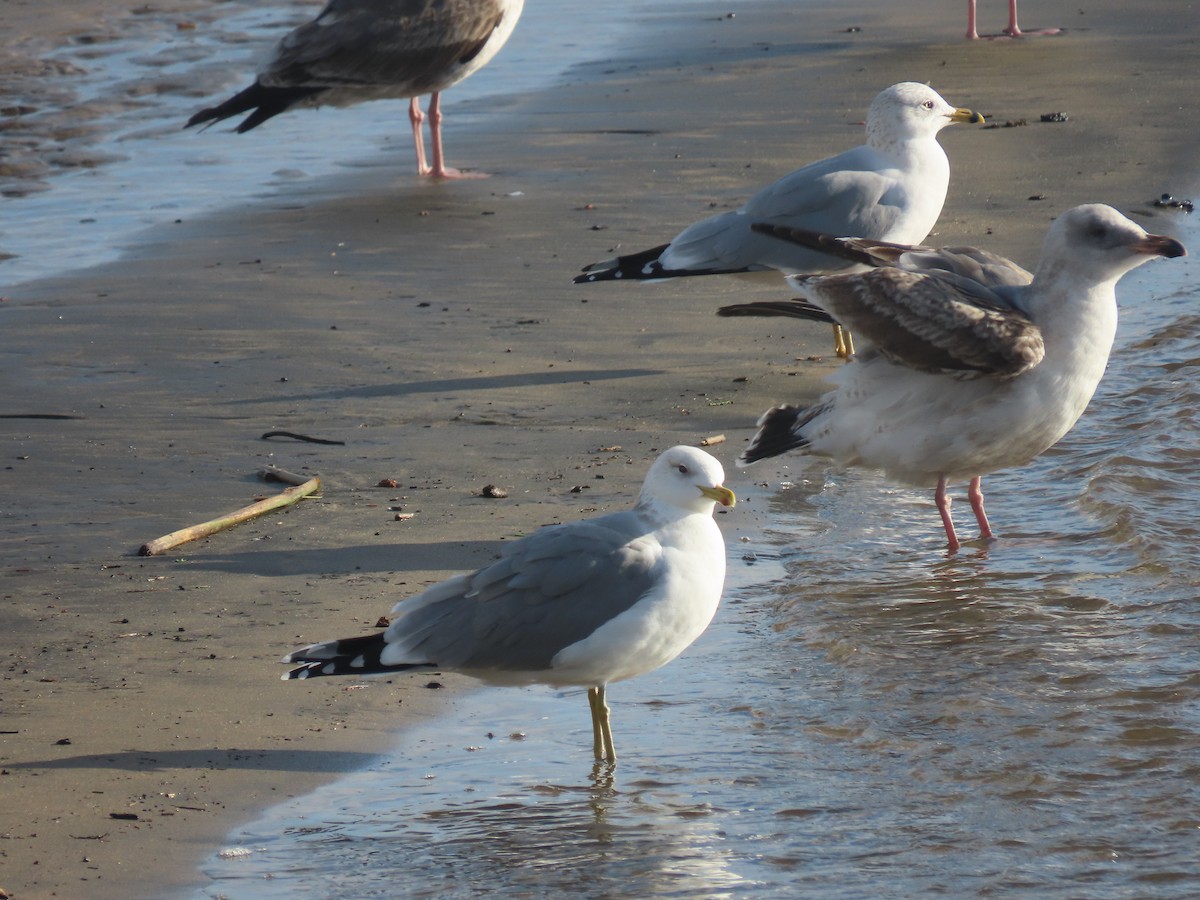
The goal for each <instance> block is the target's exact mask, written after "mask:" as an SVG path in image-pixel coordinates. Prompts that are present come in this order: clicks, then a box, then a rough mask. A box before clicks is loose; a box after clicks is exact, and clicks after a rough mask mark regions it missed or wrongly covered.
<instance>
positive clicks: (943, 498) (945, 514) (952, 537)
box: [933, 475, 962, 553]
mask: <svg viewBox="0 0 1200 900" xmlns="http://www.w3.org/2000/svg"><path fill="white" fill-rule="evenodd" d="M933 500H934V502H935V503H936V504H937V510H938V515H940V516H941V517H942V527H943V528H945V529H946V544H947V548H946V549H948V550H949V551H950V552H951V553H955V552H957V551H958V548H959V547H961V546H962V545H961V544H960V543H959V542H958V535H957V534H955V533H954V520H953V519H952V518H950V503H951V500H950V495H949V494H947V493H946V476H945V475H943V476H942V477H941V478H939V479H938V483H937V491H936V492H934V495H933Z"/></svg>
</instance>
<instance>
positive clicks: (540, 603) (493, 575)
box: [283, 446, 735, 762]
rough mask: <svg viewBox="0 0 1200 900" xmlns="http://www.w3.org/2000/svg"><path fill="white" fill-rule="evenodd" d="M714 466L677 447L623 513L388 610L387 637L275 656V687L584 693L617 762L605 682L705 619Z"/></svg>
mask: <svg viewBox="0 0 1200 900" xmlns="http://www.w3.org/2000/svg"><path fill="white" fill-rule="evenodd" d="M724 480H725V475H724V472H722V471H721V466H720V464H719V463H718V462H717V461H716V460H715V459H713V457H711V456H709V455H708V454H707V453H705V452H704V451H703V450H698V449H696V448H694V447H683V446H680V447H673V448H671V449H670V450H667V451H666V452H665V453H663V454H661V455H660V456H659V457H658V459H656V460H655V461H654V463H653V464H652V465H651V466H650V470H649V472H647V474H646V480H645V483H644V484H643V486H642V491H641V495H640V496H639V497H638V501H637V503H636V504H635V505H634V507H633V508H632V509H630V510H626V511H623V512H615V513H609V514H608V515H604V516H599V517H597V518H593V519H585V520H582V521H579V522H572V523H569V524H565V525H555V526H552V527H548V528H543V529H541V530H539V531H535V532H534V533H532V534H530V535H527V536H526V537H523V538H521V539H520V540H518V541H515V542H514V543H512V544H509V545H507V546H506V547H505V548H504V550H503V552H502V555H501V557H500V559H499V560H498V561H496V562H494V563H491V564H490V565H487V566H484V567H483V568H482V569H480V570H478V571H477V572H473V573H471V574H467V575H458V576H455V577H454V578H450V579H448V580H447V581H443V582H441V583H440V584H436V585H434V586H433V587H430V588H427V589H426V590H425V591H423V592H422V593H420V594H418V595H416V596H415V597H409V598H408V599H406V600H402V601H400V602H399V603H397V604H396V606H395V608H394V609H393V610H392V613H393V614H394V615H395V619H394V620H393V621H392V623H391V625H389V626H388V628H387V630H386V631H381V632H378V633H376V634H372V635H367V636H365V637H356V638H349V639H344V640H337V641H326V642H324V643H320V644H314V645H312V646H310V647H305V648H304V649H302V650H297V651H295V652H294V653H290V654H288V655H287V656H286V657H284V660H283V661H284V662H287V663H302V664H303V665H301V666H300V667H299V668H297V669H293V670H292V671H290V672H288V673H287V674H286V675H284V676H283V677H284V679H285V680H287V679H291V678H311V677H315V676H318V675H370V674H378V673H383V672H399V671H407V670H414V669H416V670H429V669H445V670H453V671H456V672H461V673H463V674H465V675H470V676H472V677H474V678H478V679H480V680H482V681H486V682H488V683H489V684H508V685H523V684H533V683H539V684H548V685H552V686H554V687H567V686H572V685H574V686H580V687H586V688H587V689H588V704H589V706H590V707H591V711H592V738H593V750H594V753H595V756H596V759H607V760H609V761H610V762H611V761H614V760H615V759H616V750H615V749H614V747H613V739H612V728H611V727H610V725H609V711H608V706H607V704H606V703H605V687H606V686H607V685H608V683H609V682H613V681H621V680H623V679H626V678H632V677H633V676H635V675H641V674H643V673H645V672H650V671H652V670H654V669H657V668H658V667H659V666H661V665H663V664H665V663H668V662H670V661H671V660H672V659H674V658H675V657H676V656H678V655H679V654H680V653H681V652H682V651H683V650H684V649H686V648H687V647H688V646H689V645H690V644H691V643H692V642H693V641H694V640H696V638H698V637H699V636H700V635H701V633H702V632H703V631H704V629H705V628H707V627H708V623H709V622H710V621H712V617H713V615H714V614H715V613H716V610H717V603H718V601H719V600H720V598H721V589H722V586H723V584H724V579H725V543H724V541H723V539H722V537H721V532H720V529H718V528H717V524H716V522H714V521H713V516H712V513H713V507H714V505H715V504H717V503H720V504H721V505H722V506H733V505H734V502H735V500H734V495H733V492H732V491H730V490H729V489H728V488H726V487H724V486H723V485H722V482H723V481H724Z"/></svg>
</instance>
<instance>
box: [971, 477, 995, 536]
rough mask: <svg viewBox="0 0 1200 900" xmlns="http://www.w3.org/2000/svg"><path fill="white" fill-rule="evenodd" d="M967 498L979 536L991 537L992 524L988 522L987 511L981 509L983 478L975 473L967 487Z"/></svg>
mask: <svg viewBox="0 0 1200 900" xmlns="http://www.w3.org/2000/svg"><path fill="white" fill-rule="evenodd" d="M967 499H968V500H969V501H971V509H972V511H973V512H974V513H975V521H976V522H978V523H979V536H980V537H981V538H983V539H984V540H988V539H989V538H991V537H992V526H991V525H990V524H989V523H988V517H987V513H985V512H984V511H983V478H982V477H981V476H979V475H976V476H975V477H974V478H972V479H971V486H970V487H969V488H967Z"/></svg>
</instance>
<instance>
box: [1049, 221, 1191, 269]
mask: <svg viewBox="0 0 1200 900" xmlns="http://www.w3.org/2000/svg"><path fill="white" fill-rule="evenodd" d="M1186 255H1187V250H1186V249H1184V246H1183V244H1181V243H1179V241H1177V240H1175V238H1171V237H1166V236H1165V235H1161V234H1150V233H1148V232H1147V231H1146V229H1144V228H1142V227H1141V226H1140V225H1138V224H1137V223H1136V222H1133V221H1131V220H1129V219H1127V218H1125V216H1123V215H1121V214H1120V213H1119V212H1117V211H1116V210H1115V209H1113V208H1112V207H1111V206H1105V205H1104V204H1103V203H1089V204H1086V205H1084V206H1076V207H1075V208H1074V209H1069V210H1067V211H1066V212H1065V213H1063V214H1062V215H1061V216H1059V217H1058V218H1057V219H1055V220H1054V224H1053V225H1051V226H1050V230H1049V231H1048V232H1046V240H1045V242H1044V243H1043V245H1042V261H1041V264H1040V265H1039V267H1038V273H1039V275H1042V274H1043V270H1045V274H1052V273H1054V272H1056V271H1069V272H1072V273H1078V277H1081V278H1084V277H1086V279H1087V280H1088V281H1091V282H1092V283H1095V284H1102V283H1104V282H1115V281H1116V280H1117V279H1118V278H1120V277H1121V276H1122V275H1124V274H1125V273H1126V272H1128V271H1129V270H1130V269H1136V268H1137V267H1138V266H1140V265H1141V264H1142V263H1144V262H1148V261H1149V260H1151V259H1154V258H1155V257H1158V256H1163V257H1167V258H1173V257H1176V256H1186ZM1043 277H1044V276H1043Z"/></svg>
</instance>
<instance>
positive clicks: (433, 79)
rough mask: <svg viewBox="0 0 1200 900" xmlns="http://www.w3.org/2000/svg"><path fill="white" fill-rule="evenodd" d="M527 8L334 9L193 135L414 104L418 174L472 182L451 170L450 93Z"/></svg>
mask: <svg viewBox="0 0 1200 900" xmlns="http://www.w3.org/2000/svg"><path fill="white" fill-rule="evenodd" d="M524 2H525V0H329V3H328V4H327V5H326V6H325V8H324V9H323V10H322V11H321V12H320V14H319V15H318V16H317V17H316V18H315V19H313V20H312V21H311V22H307V23H305V24H304V25H301V26H300V27H299V28H296V29H295V30H294V31H292V32H290V33H288V34H287V35H285V36H284V37H283V39H282V40H280V41H279V43H278V44H277V45H276V46H275V51H274V53H273V54H272V55H271V57H270V58H269V59H268V60H267V62H266V64H265V65H264V66H263V67H262V69H261V70H260V71H259V73H258V77H257V78H256V79H255V81H254V83H253V84H252V85H250V86H249V87H248V88H246V89H245V90H243V91H241V92H240V93H238V94H235V95H234V96H233V97H230V98H229V99H228V100H226V101H225V102H224V103H221V104H220V105H218V106H213V107H209V108H208V109H202V110H200V112H198V113H196V114H195V115H194V116H192V117H191V118H190V119H188V122H187V125H186V126H185V127H188V128H190V127H192V126H193V125H199V124H202V123H209V124H213V123H216V122H220V121H222V120H223V119H228V118H230V117H231V116H236V115H239V114H241V113H244V112H249V113H250V115H248V116H247V117H246V118H245V119H243V120H242V121H241V123H240V124H239V125H238V126H237V129H236V131H237V132H238V133H239V134H241V133H243V132H246V131H249V130H250V129H252V128H255V127H257V126H259V125H261V124H262V123H263V122H265V121H266V120H267V119H269V118H271V117H272V116H277V115H279V113H281V112H285V111H286V110H289V109H292V108H293V107H295V108H305V107H316V106H350V105H352V104H355V103H362V102H364V101H367V100H385V99H390V100H396V99H401V100H403V99H407V100H409V106H408V117H409V121H410V122H411V123H412V130H413V140H414V143H415V144H416V150H417V173H418V174H420V175H429V176H432V177H434V178H463V177H482V176H479V175H475V176H468V175H466V174H464V173H463V172H461V171H459V170H458V169H452V168H449V167H447V166H446V160H445V154H444V152H443V150H442V109H441V96H442V91H444V90H447V89H448V88H450V87H452V86H453V85H456V84H458V82H460V81H462V80H463V79H464V78H466V77H467V76H468V75H470V74H471V73H473V72H475V71H477V70H478V69H480V68H482V67H483V66H484V65H486V64H487V63H488V62H489V61H490V60H491V59H492V57H493V56H495V55H496V53H497V52H498V51H499V50H500V48H501V47H502V46H504V43H505V41H507V40H508V38H509V35H511V34H512V32H513V29H514V28H515V27H516V25H517V19H518V18H520V16H521V9H522V7H523V6H524ZM422 94H431V95H432V97H431V98H430V101H429V131H430V138H431V142H432V152H433V162H432V164H430V163H429V162H427V161H426V157H425V141H424V138H423V136H422V130H421V128H422V123H423V122H424V121H425V114H424V113H423V112H421V106H420V103H419V102H418V98H419V97H420V95H422Z"/></svg>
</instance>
